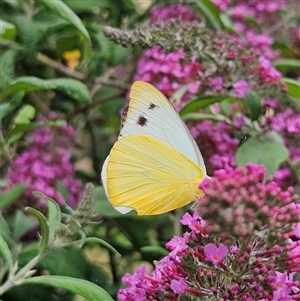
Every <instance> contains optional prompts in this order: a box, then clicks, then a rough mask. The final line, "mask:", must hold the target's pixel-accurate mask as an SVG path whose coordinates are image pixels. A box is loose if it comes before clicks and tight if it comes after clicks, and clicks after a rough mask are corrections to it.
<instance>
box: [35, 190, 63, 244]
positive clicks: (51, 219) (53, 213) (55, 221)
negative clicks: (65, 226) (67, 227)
mask: <svg viewBox="0 0 300 301" xmlns="http://www.w3.org/2000/svg"><path fill="white" fill-rule="evenodd" d="M33 194H34V195H35V196H36V197H38V198H41V199H44V200H45V201H46V202H47V209H48V225H49V239H52V238H54V237H55V232H56V230H57V227H59V226H60V225H61V211H60V208H59V206H58V204H57V202H55V201H54V200H52V199H51V198H48V197H47V196H46V195H44V194H43V193H41V192H37V191H35V192H34V193H33Z"/></svg>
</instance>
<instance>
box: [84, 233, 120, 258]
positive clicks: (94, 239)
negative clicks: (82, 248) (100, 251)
mask: <svg viewBox="0 0 300 301" xmlns="http://www.w3.org/2000/svg"><path fill="white" fill-rule="evenodd" d="M84 243H96V244H98V245H101V246H103V247H104V248H106V249H108V250H109V251H111V252H113V253H115V254H117V255H120V256H121V254H120V253H119V252H118V251H117V250H116V249H115V248H114V247H113V246H111V245H110V244H109V243H107V242H106V241H104V240H103V239H100V238H97V237H87V238H86V239H85V241H84Z"/></svg>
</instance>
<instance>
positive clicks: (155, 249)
mask: <svg viewBox="0 0 300 301" xmlns="http://www.w3.org/2000/svg"><path fill="white" fill-rule="evenodd" d="M140 250H141V253H142V254H146V253H149V254H150V253H151V254H155V256H157V257H163V256H167V255H168V254H169V252H168V251H167V250H166V249H165V248H162V247H159V246H145V247H142V248H141V249H140Z"/></svg>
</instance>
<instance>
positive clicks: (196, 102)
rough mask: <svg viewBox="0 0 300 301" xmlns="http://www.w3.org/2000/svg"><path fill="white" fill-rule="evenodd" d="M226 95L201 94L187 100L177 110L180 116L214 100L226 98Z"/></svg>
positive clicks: (203, 106)
mask: <svg viewBox="0 0 300 301" xmlns="http://www.w3.org/2000/svg"><path fill="white" fill-rule="evenodd" d="M226 98H227V97H226V96H202V97H198V98H196V99H193V100H191V101H190V102H188V103H187V104H186V105H185V106H184V107H183V108H182V109H181V110H180V112H179V114H180V115H181V116H184V115H185V114H187V113H191V112H194V111H196V110H198V109H202V108H205V107H207V106H209V105H211V104H213V103H215V102H220V101H222V100H224V99H226Z"/></svg>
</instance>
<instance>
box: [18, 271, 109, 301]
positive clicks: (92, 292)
mask: <svg viewBox="0 0 300 301" xmlns="http://www.w3.org/2000/svg"><path fill="white" fill-rule="evenodd" d="M21 283H22V284H28V283H38V284H46V285H51V286H54V287H57V288H60V289H65V290H67V291H69V292H72V293H74V294H78V295H80V296H83V297H84V298H86V299H87V300H89V301H104V300H105V301H114V300H113V299H112V297H111V296H110V295H109V294H108V293H107V292H106V291H105V290H104V289H103V288H101V287H100V286H98V285H96V284H94V283H92V282H89V281H87V280H83V279H78V278H72V277H66V276H38V277H32V278H28V279H25V280H22V282H21Z"/></svg>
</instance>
